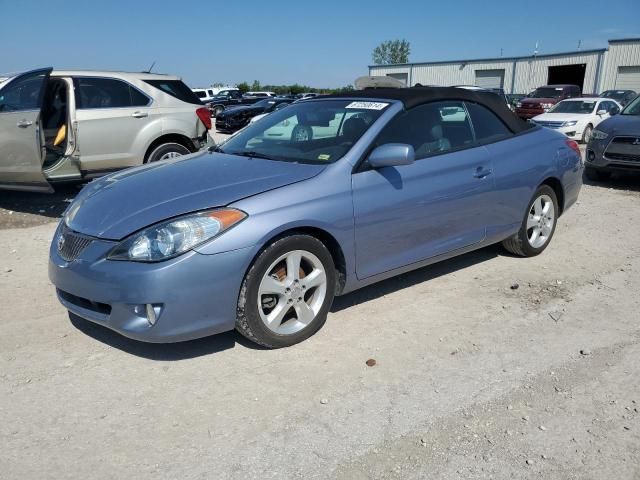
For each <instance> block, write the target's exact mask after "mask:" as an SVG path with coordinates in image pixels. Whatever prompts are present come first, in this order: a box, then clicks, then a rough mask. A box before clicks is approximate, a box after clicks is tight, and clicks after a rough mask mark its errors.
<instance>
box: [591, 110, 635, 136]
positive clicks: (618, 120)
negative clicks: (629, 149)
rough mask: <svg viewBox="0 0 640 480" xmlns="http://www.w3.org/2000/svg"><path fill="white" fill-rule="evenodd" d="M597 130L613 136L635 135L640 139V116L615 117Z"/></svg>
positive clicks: (601, 124)
mask: <svg viewBox="0 0 640 480" xmlns="http://www.w3.org/2000/svg"><path fill="white" fill-rule="evenodd" d="M597 128H598V130H601V131H603V132H607V133H609V134H611V135H635V136H637V137H638V138H640V115H615V116H613V117H610V118H607V119H606V120H605V121H604V122H602V123H600V124H599V125H598V127H597Z"/></svg>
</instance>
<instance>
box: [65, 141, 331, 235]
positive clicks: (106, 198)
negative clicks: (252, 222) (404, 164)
mask: <svg viewBox="0 0 640 480" xmlns="http://www.w3.org/2000/svg"><path fill="white" fill-rule="evenodd" d="M324 168H325V166H323V165H308V164H298V163H290V162H278V161H272V160H264V159H251V158H247V157H240V156H235V155H227V154H222V153H209V152H204V153H199V154H195V155H189V156H184V157H178V158H175V159H172V160H166V161H163V162H156V163H152V164H150V165H144V166H142V167H136V168H130V169H127V170H123V171H121V172H118V173H114V174H111V175H108V176H106V177H103V178H101V179H100V180H96V181H94V182H92V183H90V184H89V185H87V186H86V187H85V188H84V189H83V190H82V191H81V192H80V194H79V195H78V196H77V197H76V200H75V201H74V202H73V203H72V204H71V206H70V207H69V209H68V210H67V213H66V215H65V221H66V223H67V225H68V226H69V228H71V229H72V230H75V231H77V232H80V233H83V234H85V235H90V236H94V237H99V238H105V239H112V240H120V239H121V238H124V237H126V236H127V235H129V234H131V233H133V232H135V231H137V230H140V229H142V228H145V227H147V226H149V225H152V224H154V223H157V222H160V221H163V220H166V219H169V218H172V217H175V216H178V215H183V214H186V213H190V212H194V211H198V210H204V209H208V208H214V207H221V206H224V205H228V204H230V203H233V202H235V201H238V200H240V199H242V198H246V197H249V196H252V195H256V194H258V193H262V192H266V191H268V190H273V189H274V188H278V187H283V186H285V185H289V184H292V183H295V182H300V181H302V180H306V179H308V178H311V177H314V176H315V175H317V174H318V173H320V172H321V171H322V170H323V169H324Z"/></svg>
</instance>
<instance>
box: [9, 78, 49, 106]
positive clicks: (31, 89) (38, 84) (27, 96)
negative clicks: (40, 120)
mask: <svg viewBox="0 0 640 480" xmlns="http://www.w3.org/2000/svg"><path fill="white" fill-rule="evenodd" d="M45 78H46V74H45V73H38V74H34V75H26V76H24V77H23V78H19V79H17V80H14V81H13V82H11V83H10V84H9V85H7V86H6V87H5V88H3V89H2V90H1V91H0V113H1V112H19V111H26V110H38V109H40V97H41V91H42V87H43V84H44V79H45Z"/></svg>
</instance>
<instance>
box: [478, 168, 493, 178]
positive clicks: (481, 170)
mask: <svg viewBox="0 0 640 480" xmlns="http://www.w3.org/2000/svg"><path fill="white" fill-rule="evenodd" d="M491 173H493V172H492V171H491V170H490V169H488V168H484V167H478V168H476V172H475V173H474V174H473V176H474V177H476V178H485V177H488V176H489V175H491Z"/></svg>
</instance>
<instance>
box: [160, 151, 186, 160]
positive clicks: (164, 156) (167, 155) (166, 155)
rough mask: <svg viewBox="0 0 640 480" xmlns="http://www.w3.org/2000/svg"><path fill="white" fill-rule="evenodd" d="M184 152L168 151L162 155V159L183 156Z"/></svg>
mask: <svg viewBox="0 0 640 480" xmlns="http://www.w3.org/2000/svg"><path fill="white" fill-rule="evenodd" d="M181 156H182V154H181V153H179V152H167V153H165V154H164V155H162V156H161V157H160V160H167V159H169V158H176V157H181Z"/></svg>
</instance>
